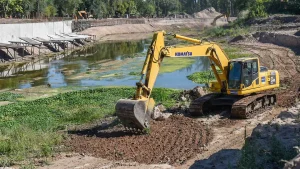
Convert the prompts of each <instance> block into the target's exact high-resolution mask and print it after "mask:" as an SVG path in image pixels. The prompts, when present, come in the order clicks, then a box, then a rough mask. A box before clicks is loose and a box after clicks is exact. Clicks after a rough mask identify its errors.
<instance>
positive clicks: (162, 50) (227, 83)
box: [116, 31, 279, 130]
mask: <svg viewBox="0 0 300 169" xmlns="http://www.w3.org/2000/svg"><path fill="white" fill-rule="evenodd" d="M166 35H167V34H166V33H165V32H164V31H160V32H156V33H155V34H154V35H153V40H152V43H151V45H150V46H149V49H148V52H147V56H146V59H145V62H144V66H143V69H142V72H141V79H140V81H139V82H137V83H136V86H137V88H136V93H135V95H134V97H133V98H132V99H121V100H119V101H118V102H117V104H116V114H117V116H118V117H119V119H120V120H121V121H122V123H123V124H124V126H125V127H128V128H134V129H139V130H144V129H146V128H149V127H150V124H149V122H150V117H151V114H152V112H153V109H154V106H155V102H154V100H153V99H152V98H151V97H150V95H151V92H152V90H153V87H154V84H155V81H156V78H157V76H158V73H159V68H160V66H161V62H162V61H163V59H164V57H207V58H208V59H209V60H210V66H211V68H212V70H213V73H214V75H215V77H216V81H213V82H210V84H209V89H210V91H211V92H212V93H210V94H208V95H205V96H203V97H200V98H198V99H196V100H194V101H192V102H191V103H190V107H189V111H190V114H191V115H193V116H200V115H205V114H206V113H208V112H210V111H211V110H213V109H215V108H224V107H226V108H227V109H230V111H231V116H232V117H234V118H250V117H251V116H252V115H253V114H255V112H257V111H258V110H260V109H261V108H263V107H266V106H272V105H274V104H275V103H276V95H275V94H267V93H263V91H267V90H271V89H274V88H278V87H279V73H278V71H276V70H268V69H267V68H266V67H263V66H261V65H260V62H259V58H257V57H248V58H238V59H232V60H230V59H229V58H228V57H227V55H226V54H225V53H224V51H223V50H222V48H221V47H220V46H219V45H218V44H216V43H213V42H203V41H201V40H197V39H193V38H189V37H185V36H181V35H177V34H175V35H173V37H174V38H177V39H181V40H185V41H188V42H191V43H192V45H186V46H183V47H175V46H165V43H164V37H165V36H166ZM179 83H180V82H179Z"/></svg>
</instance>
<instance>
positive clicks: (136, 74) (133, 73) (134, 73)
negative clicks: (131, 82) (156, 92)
mask: <svg viewBox="0 0 300 169" xmlns="http://www.w3.org/2000/svg"><path fill="white" fill-rule="evenodd" d="M129 75H131V76H139V75H141V72H129Z"/></svg>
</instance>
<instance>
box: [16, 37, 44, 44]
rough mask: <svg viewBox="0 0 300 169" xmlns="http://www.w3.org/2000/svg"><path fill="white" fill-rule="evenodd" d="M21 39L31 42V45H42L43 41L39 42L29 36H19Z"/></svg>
mask: <svg viewBox="0 0 300 169" xmlns="http://www.w3.org/2000/svg"><path fill="white" fill-rule="evenodd" d="M19 39H21V40H23V41H25V42H27V43H29V44H30V45H41V43H39V42H37V41H35V40H32V39H31V38H28V37H19Z"/></svg>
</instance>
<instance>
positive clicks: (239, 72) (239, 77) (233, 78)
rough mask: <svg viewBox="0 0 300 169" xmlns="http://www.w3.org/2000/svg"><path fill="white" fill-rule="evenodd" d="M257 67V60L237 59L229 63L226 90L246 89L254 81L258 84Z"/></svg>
mask: <svg viewBox="0 0 300 169" xmlns="http://www.w3.org/2000/svg"><path fill="white" fill-rule="evenodd" d="M258 67H259V65H258V58H245V59H237V60H233V61H231V62H229V67H228V69H229V70H228V88H229V89H243V88H247V87H249V86H251V85H252V83H253V81H254V80H256V81H257V84H258V83H259V81H258V77H259V71H258Z"/></svg>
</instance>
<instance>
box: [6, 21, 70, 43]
mask: <svg viewBox="0 0 300 169" xmlns="http://www.w3.org/2000/svg"><path fill="white" fill-rule="evenodd" d="M71 25H72V21H59V22H42V23H22V24H0V28H1V31H0V42H2V43H8V42H9V41H20V39H19V37H29V38H32V37H42V38H48V36H47V35H54V34H55V33H71V32H72V28H71Z"/></svg>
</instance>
